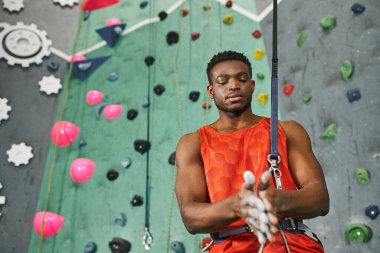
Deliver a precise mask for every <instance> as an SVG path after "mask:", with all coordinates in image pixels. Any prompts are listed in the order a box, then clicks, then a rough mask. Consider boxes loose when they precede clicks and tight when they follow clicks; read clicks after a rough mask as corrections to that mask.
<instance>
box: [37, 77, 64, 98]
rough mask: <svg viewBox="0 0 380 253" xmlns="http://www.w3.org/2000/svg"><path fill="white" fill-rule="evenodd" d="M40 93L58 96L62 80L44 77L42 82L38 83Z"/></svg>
mask: <svg viewBox="0 0 380 253" xmlns="http://www.w3.org/2000/svg"><path fill="white" fill-rule="evenodd" d="M38 85H39V86H40V91H41V92H45V93H46V94H47V95H51V94H58V92H59V90H60V89H61V88H62V84H61V79H59V78H56V77H55V76H53V75H50V76H44V77H43V78H42V80H41V81H39V82H38Z"/></svg>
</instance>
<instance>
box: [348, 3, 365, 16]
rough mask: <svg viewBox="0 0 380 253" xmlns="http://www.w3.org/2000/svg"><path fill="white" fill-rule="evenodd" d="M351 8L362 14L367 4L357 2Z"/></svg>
mask: <svg viewBox="0 0 380 253" xmlns="http://www.w3.org/2000/svg"><path fill="white" fill-rule="evenodd" d="M351 10H352V12H353V13H355V14H362V13H363V12H364V11H365V6H364V5H361V4H359V3H355V4H353V5H352V6H351Z"/></svg>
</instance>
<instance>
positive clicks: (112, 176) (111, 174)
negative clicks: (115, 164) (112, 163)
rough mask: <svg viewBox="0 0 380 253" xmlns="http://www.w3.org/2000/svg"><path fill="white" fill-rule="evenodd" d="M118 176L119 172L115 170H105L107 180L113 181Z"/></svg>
mask: <svg viewBox="0 0 380 253" xmlns="http://www.w3.org/2000/svg"><path fill="white" fill-rule="evenodd" d="M118 177H119V172H117V171H116V170H113V169H110V170H109V171H107V178H108V180H110V181H114V180H116V179H117V178H118Z"/></svg>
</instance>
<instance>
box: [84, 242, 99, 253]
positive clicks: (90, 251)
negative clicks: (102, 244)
mask: <svg viewBox="0 0 380 253" xmlns="http://www.w3.org/2000/svg"><path fill="white" fill-rule="evenodd" d="M97 249H98V247H97V246H96V243H94V242H88V243H87V244H86V246H84V253H95V252H96V250H97Z"/></svg>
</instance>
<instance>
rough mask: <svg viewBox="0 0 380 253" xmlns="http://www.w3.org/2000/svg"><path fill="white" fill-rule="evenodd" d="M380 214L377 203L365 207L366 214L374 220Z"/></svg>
mask: <svg viewBox="0 0 380 253" xmlns="http://www.w3.org/2000/svg"><path fill="white" fill-rule="evenodd" d="M379 214H380V210H379V207H378V206H376V205H369V206H367V207H366V209H365V215H367V216H368V217H369V218H371V219H372V220H374V219H376V218H377V216H378V215H379Z"/></svg>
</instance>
